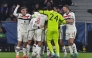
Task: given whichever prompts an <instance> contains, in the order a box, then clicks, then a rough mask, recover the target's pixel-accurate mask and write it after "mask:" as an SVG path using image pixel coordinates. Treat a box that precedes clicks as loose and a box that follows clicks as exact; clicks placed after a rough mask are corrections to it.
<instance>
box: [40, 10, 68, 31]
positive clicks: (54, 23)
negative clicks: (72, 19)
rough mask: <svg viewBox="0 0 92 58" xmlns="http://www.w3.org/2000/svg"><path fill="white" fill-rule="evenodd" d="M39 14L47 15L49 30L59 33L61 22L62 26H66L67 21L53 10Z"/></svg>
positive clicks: (41, 11)
mask: <svg viewBox="0 0 92 58" xmlns="http://www.w3.org/2000/svg"><path fill="white" fill-rule="evenodd" d="M39 13H41V14H45V15H47V16H48V30H51V31H57V30H58V26H59V21H60V22H61V24H66V21H65V19H64V18H63V17H62V15H61V14H59V13H57V12H55V11H53V10H51V11H48V10H40V11H39Z"/></svg>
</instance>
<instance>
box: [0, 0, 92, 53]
mask: <svg viewBox="0 0 92 58" xmlns="http://www.w3.org/2000/svg"><path fill="white" fill-rule="evenodd" d="M48 1H49V2H50V4H51V6H50V7H53V6H57V7H58V10H59V12H60V13H61V14H62V13H63V12H62V9H61V8H62V6H61V5H66V4H67V5H69V7H70V9H71V11H73V12H75V15H76V21H77V22H76V27H77V30H78V32H77V36H76V40H75V43H76V45H77V49H78V51H82V52H92V14H90V13H92V11H90V13H88V12H87V10H89V9H91V5H92V3H91V2H92V0H72V1H71V0H63V2H62V1H61V0H58V1H57V0H48ZM70 1H71V2H70ZM44 2H45V1H44V0H39V1H38V0H6V1H4V0H0V4H1V7H0V22H1V21H2V23H0V26H2V27H4V28H5V30H6V31H7V32H6V33H5V37H1V38H0V51H2V52H14V47H15V45H16V44H17V32H16V31H17V22H16V18H15V17H14V16H12V13H13V10H14V9H13V7H15V5H16V4H20V5H21V6H26V7H27V8H28V9H29V10H28V11H29V12H30V13H31V14H32V11H34V10H38V9H40V8H42V7H49V6H48V5H47V4H44ZM52 2H53V3H52ZM75 3H76V4H77V5H76V4H75ZM5 4H7V5H8V6H5ZM36 4H39V5H40V6H41V7H39V8H36V7H35V5H36ZM2 9H3V10H2ZM63 29H64V30H63V31H64V32H65V27H63ZM0 35H1V34H0ZM63 37H65V35H64V33H63ZM64 43H65V44H66V45H67V41H65V40H64Z"/></svg>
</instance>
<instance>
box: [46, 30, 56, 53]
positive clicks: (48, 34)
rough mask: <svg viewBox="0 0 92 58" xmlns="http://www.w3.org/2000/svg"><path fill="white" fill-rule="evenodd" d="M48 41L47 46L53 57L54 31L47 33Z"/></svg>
mask: <svg viewBox="0 0 92 58" xmlns="http://www.w3.org/2000/svg"><path fill="white" fill-rule="evenodd" d="M46 37H47V39H46V41H47V46H48V48H49V50H50V52H51V54H52V55H55V53H54V51H53V48H52V44H51V40H52V37H53V32H52V31H49V30H48V31H47V33H46Z"/></svg>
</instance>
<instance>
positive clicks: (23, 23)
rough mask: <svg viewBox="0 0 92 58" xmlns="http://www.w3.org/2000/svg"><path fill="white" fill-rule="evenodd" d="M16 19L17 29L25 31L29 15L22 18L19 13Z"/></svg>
mask: <svg viewBox="0 0 92 58" xmlns="http://www.w3.org/2000/svg"><path fill="white" fill-rule="evenodd" d="M17 18H18V28H20V29H22V30H23V31H26V30H27V28H28V25H29V22H30V19H31V15H30V14H26V15H25V16H23V15H22V14H21V13H19V15H18V17H17Z"/></svg>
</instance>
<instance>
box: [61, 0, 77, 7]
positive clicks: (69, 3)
mask: <svg viewBox="0 0 92 58" xmlns="http://www.w3.org/2000/svg"><path fill="white" fill-rule="evenodd" d="M63 3H64V4H63V5H69V6H77V4H75V3H73V2H72V0H63Z"/></svg>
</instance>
